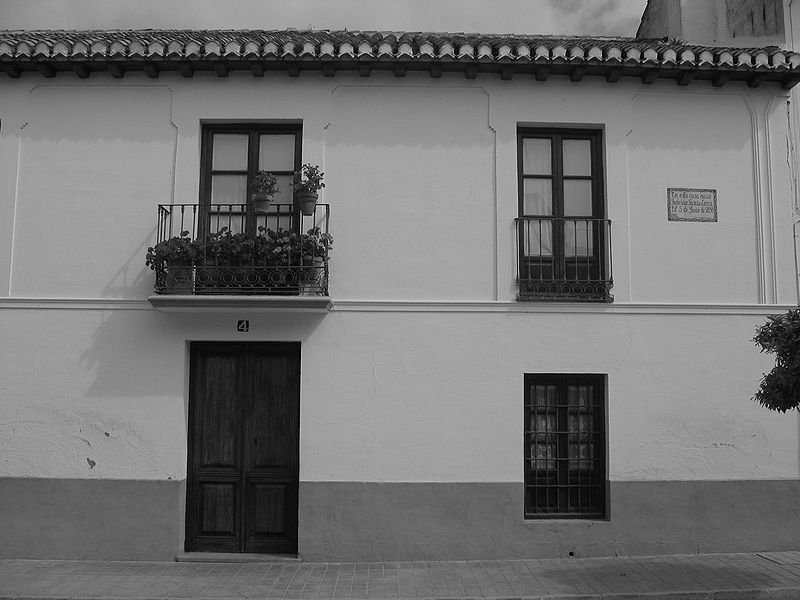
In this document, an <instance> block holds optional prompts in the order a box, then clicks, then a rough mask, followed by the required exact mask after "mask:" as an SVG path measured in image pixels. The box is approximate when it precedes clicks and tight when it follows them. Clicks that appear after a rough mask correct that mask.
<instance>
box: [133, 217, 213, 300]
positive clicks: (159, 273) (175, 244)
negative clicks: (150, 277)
mask: <svg viewBox="0 0 800 600" xmlns="http://www.w3.org/2000/svg"><path fill="white" fill-rule="evenodd" d="M200 250H201V246H200V244H199V243H198V242H196V241H195V240H193V239H192V237H191V235H190V234H189V232H188V231H181V234H180V235H179V236H173V237H171V238H169V239H166V240H162V241H160V242H158V243H157V244H156V245H155V246H150V247H149V248H148V249H147V256H146V257H145V265H146V266H148V267H150V268H151V269H152V270H153V271H155V272H156V291H158V292H163V293H167V294H191V293H192V287H193V286H192V284H193V281H192V272H193V264H194V261H195V259H196V258H197V257H198V254H199V252H200Z"/></svg>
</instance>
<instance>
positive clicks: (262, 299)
mask: <svg viewBox="0 0 800 600" xmlns="http://www.w3.org/2000/svg"><path fill="white" fill-rule="evenodd" d="M147 300H148V302H150V304H151V305H152V306H153V308H155V309H156V310H160V311H164V312H183V313H187V312H241V311H243V310H244V311H248V312H311V313H325V312H328V311H329V310H330V308H331V299H330V297H329V296H234V295H224V294H220V295H178V294H164V295H153V296H149V297H148V298H147Z"/></svg>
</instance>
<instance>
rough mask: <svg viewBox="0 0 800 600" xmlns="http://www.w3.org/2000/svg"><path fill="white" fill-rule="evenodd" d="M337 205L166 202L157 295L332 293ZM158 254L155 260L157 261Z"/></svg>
mask: <svg viewBox="0 0 800 600" xmlns="http://www.w3.org/2000/svg"><path fill="white" fill-rule="evenodd" d="M329 212H330V211H329V206H328V205H327V204H318V205H317V207H316V209H315V211H314V213H313V214H312V215H309V216H305V215H302V214H301V213H300V212H299V211H297V209H296V207H295V206H294V205H292V204H273V205H271V206H270V208H269V209H268V210H267V211H266V212H265V213H257V212H256V211H255V210H254V209H253V206H252V205H250V204H214V205H210V206H208V205H197V204H160V205H159V206H158V230H157V240H156V241H157V244H156V246H155V247H154V248H155V250H153V249H151V252H149V253H148V262H150V263H152V267H153V270H154V271H155V275H156V278H155V293H156V294H234V295H320V296H327V295H328V255H329V251H330V246H331V243H332V241H333V239H332V238H331V237H330V236H329V234H328V220H329ZM151 254H152V255H154V258H153V259H152V260H151V259H150V255H151Z"/></svg>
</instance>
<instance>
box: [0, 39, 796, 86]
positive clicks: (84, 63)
mask: <svg viewBox="0 0 800 600" xmlns="http://www.w3.org/2000/svg"><path fill="white" fill-rule="evenodd" d="M0 68H2V69H3V70H4V71H5V72H6V73H7V74H9V75H10V76H11V77H19V76H20V75H21V74H22V73H23V72H26V71H39V72H40V73H43V74H45V75H47V76H54V74H56V73H60V72H75V73H77V74H78V75H79V76H88V74H89V73H92V72H97V71H110V72H111V73H112V75H113V76H115V77H121V76H123V75H124V73H125V72H127V71H144V72H145V73H147V74H148V75H149V76H158V74H159V73H162V72H165V71H167V72H169V71H178V72H180V73H181V74H183V75H184V76H191V75H192V74H194V72H196V71H217V73H221V72H225V73H227V72H228V71H229V70H250V71H252V72H253V73H254V74H256V75H259V74H263V73H264V71H265V70H286V71H289V73H290V74H291V75H297V74H299V72H300V71H303V70H323V71H325V72H326V74H332V73H335V71H336V70H348V69H359V70H361V72H362V74H365V68H366V70H367V71H366V73H367V74H368V72H369V71H370V70H378V69H389V70H392V69H393V70H394V71H395V74H398V75H399V74H403V73H405V72H406V70H430V71H431V74H434V72H436V73H439V74H440V73H441V72H442V71H456V72H458V71H460V72H465V73H467V76H470V74H471V73H472V76H474V74H475V73H477V72H489V73H491V72H494V73H501V74H502V76H503V78H504V79H508V78H510V77H511V76H514V75H517V74H520V75H524V74H535V75H536V76H537V77H536V78H537V79H539V80H542V79H546V78H547V77H548V76H549V75H551V74H552V75H570V76H572V77H573V80H579V79H580V78H582V77H583V75H584V74H585V75H594V76H601V77H602V76H605V77H606V78H607V79H608V80H609V81H617V80H618V79H619V76H620V75H622V76H626V77H640V78H641V79H642V80H643V81H646V82H649V81H653V80H655V79H657V78H667V79H675V80H677V81H678V82H679V83H681V82H682V83H681V84H682V85H683V84H685V83H687V82H688V81H690V80H692V79H703V80H711V81H712V82H714V83H715V85H718V84H719V85H721V83H720V82H722V83H724V81H728V80H730V81H746V82H747V83H748V84H749V85H758V84H760V83H762V82H765V81H767V82H775V83H780V84H781V85H782V86H783V87H785V88H789V87H792V86H793V85H795V84H796V83H797V82H798V81H800V55H798V54H796V53H793V52H788V51H784V50H782V49H780V48H778V47H775V46H773V47H767V48H721V47H708V46H697V45H690V44H685V43H683V42H681V41H679V40H669V39H640V38H611V37H571V36H544V35H516V34H514V35H512V34H476V33H439V32H404V31H328V30H308V31H300V30H294V29H286V30H160V29H146V30H90V31H69V30H39V31H33V30H19V31H0ZM576 69H580V73H581V74H580V76H579V77H577V78H576V77H575V73H576ZM620 69H621V72H620ZM437 76H438V75H437Z"/></svg>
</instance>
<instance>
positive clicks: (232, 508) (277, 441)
mask: <svg viewBox="0 0 800 600" xmlns="http://www.w3.org/2000/svg"><path fill="white" fill-rule="evenodd" d="M190 373H191V375H190V378H191V379H190V391H189V461H188V469H189V477H188V484H187V486H188V489H187V504H186V550H187V551H200V552H263V553H296V552H297V482H298V475H299V470H298V466H299V425H300V344H298V343H241V344H239V343H216V342H215V343H211V342H196V343H192V345H191V371H190Z"/></svg>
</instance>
